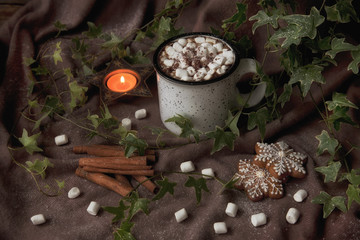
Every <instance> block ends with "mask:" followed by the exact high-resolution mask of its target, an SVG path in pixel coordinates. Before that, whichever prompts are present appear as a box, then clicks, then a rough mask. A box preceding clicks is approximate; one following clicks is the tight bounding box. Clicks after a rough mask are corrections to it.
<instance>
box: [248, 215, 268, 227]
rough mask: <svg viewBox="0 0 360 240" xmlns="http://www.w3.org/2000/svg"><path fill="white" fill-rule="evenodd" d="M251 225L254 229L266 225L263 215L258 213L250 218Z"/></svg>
mask: <svg viewBox="0 0 360 240" xmlns="http://www.w3.org/2000/svg"><path fill="white" fill-rule="evenodd" d="M251 223H252V225H254V227H259V226H262V225H265V224H266V215H265V213H258V214H254V215H252V216H251Z"/></svg>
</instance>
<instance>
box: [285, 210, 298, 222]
mask: <svg viewBox="0 0 360 240" xmlns="http://www.w3.org/2000/svg"><path fill="white" fill-rule="evenodd" d="M299 217H300V211H299V210H297V209H296V208H290V209H289V210H288V212H287V214H286V221H287V222H288V223H290V224H295V223H296V222H297V220H298V219H299Z"/></svg>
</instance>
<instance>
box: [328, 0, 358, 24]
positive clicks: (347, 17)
mask: <svg viewBox="0 0 360 240" xmlns="http://www.w3.org/2000/svg"><path fill="white" fill-rule="evenodd" d="M325 11H326V15H327V20H329V21H333V22H340V23H348V22H350V21H351V18H352V19H353V20H355V21H359V18H358V17H357V15H356V11H355V9H354V7H353V5H352V0H338V1H337V3H336V4H334V5H332V6H325Z"/></svg>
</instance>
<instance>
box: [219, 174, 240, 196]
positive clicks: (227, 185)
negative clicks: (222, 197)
mask: <svg viewBox="0 0 360 240" xmlns="http://www.w3.org/2000/svg"><path fill="white" fill-rule="evenodd" d="M237 181H239V178H234V177H233V178H231V179H230V180H229V181H228V182H227V183H225V184H224V185H223V186H222V188H221V190H220V193H222V192H224V191H225V190H228V189H234V188H235V183H236V182H237Z"/></svg>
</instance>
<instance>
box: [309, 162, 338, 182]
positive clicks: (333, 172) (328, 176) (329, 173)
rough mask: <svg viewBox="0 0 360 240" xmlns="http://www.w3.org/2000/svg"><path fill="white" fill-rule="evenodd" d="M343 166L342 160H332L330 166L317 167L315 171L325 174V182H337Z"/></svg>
mask: <svg viewBox="0 0 360 240" xmlns="http://www.w3.org/2000/svg"><path fill="white" fill-rule="evenodd" d="M340 168H341V162H332V163H331V164H329V165H328V166H323V167H317V168H315V171H317V172H319V173H322V174H324V175H325V179H324V182H325V183H328V182H336V178H337V176H338V173H339V170H340Z"/></svg>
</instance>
